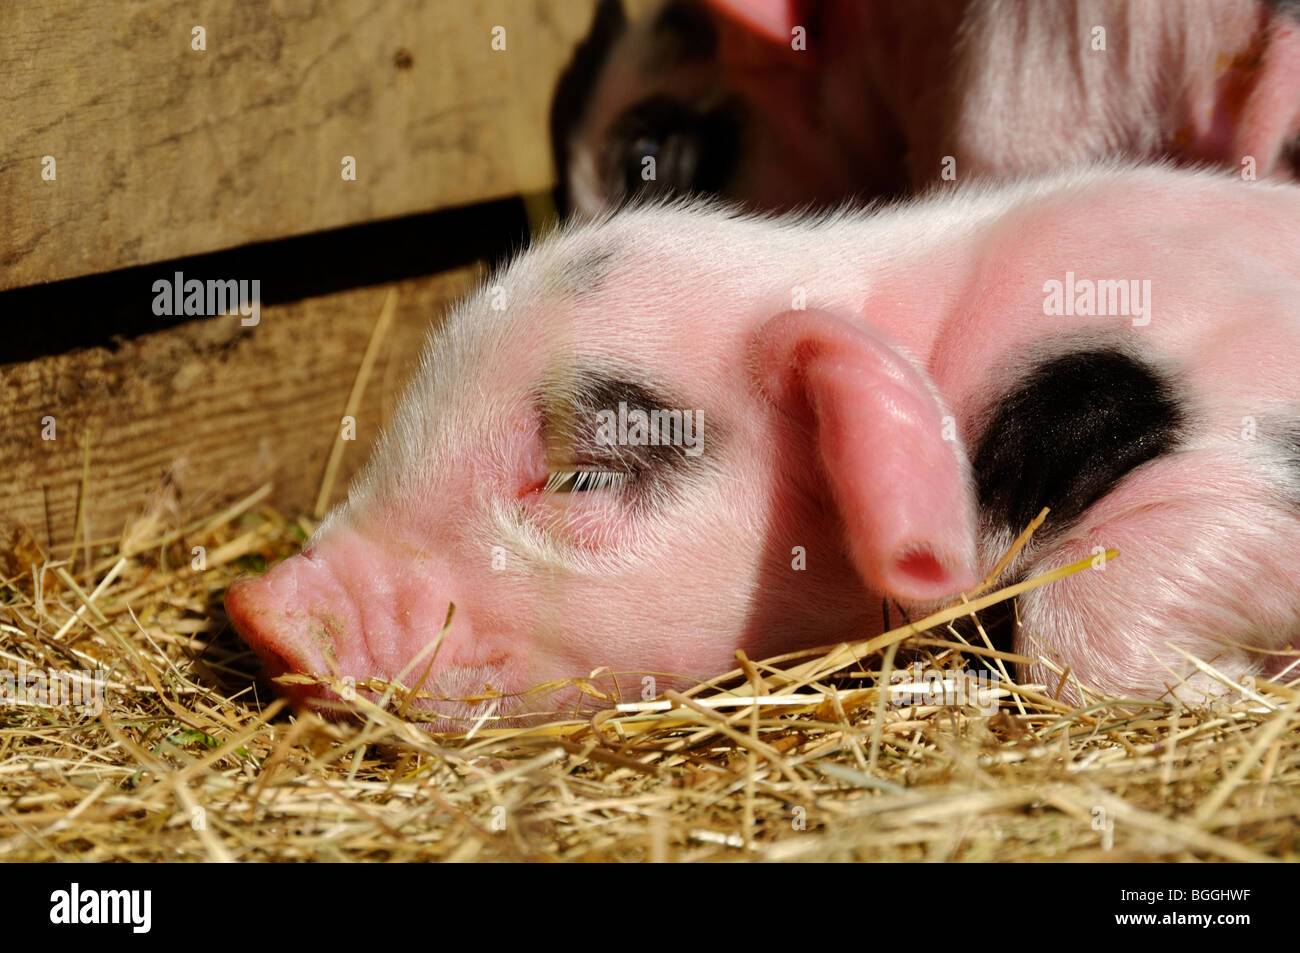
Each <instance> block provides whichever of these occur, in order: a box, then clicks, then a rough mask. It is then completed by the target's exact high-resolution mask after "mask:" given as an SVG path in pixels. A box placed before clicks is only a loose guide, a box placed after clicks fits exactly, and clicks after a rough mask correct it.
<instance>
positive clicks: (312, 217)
mask: <svg viewBox="0 0 1300 953" xmlns="http://www.w3.org/2000/svg"><path fill="white" fill-rule="evenodd" d="M593 6H594V0H442V2H435V0H402V2H397V0H276V2H269V0H262V2H259V0H241V2H239V3H228V2H224V0H222V2H217V0H199V2H197V3H179V2H175V0H103V2H96V3H75V2H71V0H64V2H48V3H41V4H6V5H5V11H4V14H3V16H4V23H3V25H2V27H0V75H2V76H3V77H4V79H5V82H4V83H3V84H2V85H0V289H6V288H20V287H25V286H30V285H34V284H37V283H42V282H50V281H56V280H61V279H68V278H72V277H74V276H80V275H91V274H96V273H102V272H107V271H111V270H114V269H121V268H125V267H128V266H134V265H141V264H148V263H159V264H160V265H161V264H163V263H166V262H168V261H169V260H172V259H176V258H179V257H181V256H187V255H194V254H202V253H207V252H213V251H216V250H219V249H225V248H231V247H234V246H243V245H246V244H247V243H250V242H256V241H265V240H277V239H285V238H288V237H290V236H295V235H303V234H305V233H309V232H314V231H318V230H323V229H335V228H339V227H340V226H347V225H351V224H355V223H362V222H374V221H377V220H382V219H386V218H390V217H394V216H402V215H409V214H413V213H424V212H431V211H434V210H438V209H445V208H447V207H450V206H466V205H474V204H475V203H481V202H486V201H488V200H492V199H497V198H499V197H501V196H513V195H528V194H529V193H537V192H540V191H542V190H546V189H548V188H549V187H550V186H551V184H552V182H553V173H552V170H551V168H550V151H549V150H550V147H549V142H548V140H547V126H546V117H547V109H548V107H549V100H550V94H551V89H552V86H553V84H554V81H555V78H556V76H557V75H558V72H559V70H560V69H561V68H562V66H563V64H564V63H565V62H566V61H567V58H568V56H569V53H570V51H571V48H572V46H573V45H574V44H575V43H576V42H577V41H578V40H579V39H580V38H581V36H582V35H583V34H584V33H585V30H586V28H587V25H588V23H589V21H590V17H591V12H592V8H593ZM200 25H201V26H203V27H204V29H205V31H206V37H205V39H206V47H207V48H206V50H203V51H197V50H194V49H192V48H191V44H192V36H193V35H192V30H193V28H194V27H195V26H200ZM498 26H499V27H504V30H505V33H504V36H505V46H506V48H505V50H504V51H501V50H494V49H493V47H492V41H493V36H494V34H493V28H494V27H498ZM497 35H498V36H499V35H500V34H499V33H498V34H497ZM345 155H351V156H355V157H356V169H357V178H356V181H345V180H344V179H343V178H342V176H341V174H340V173H341V168H342V166H341V162H342V158H343V156H345ZM45 156H53V157H54V162H55V165H54V172H55V177H54V178H53V179H52V180H51V179H48V178H44V177H43V176H42V172H43V169H44V168H46V164H43V157H45ZM444 267H445V266H444ZM430 270H436V268H431V269H430ZM480 271H481V269H479V268H476V267H469V268H465V267H461V268H457V269H456V270H453V271H450V272H447V273H444V274H440V275H428V276H423V277H419V276H412V277H409V278H405V279H403V280H399V281H393V282H388V283H385V284H379V285H371V286H368V287H358V288H354V289H352V290H346V291H341V292H337V293H331V294H327V295H323V296H320V297H315V298H308V299H306V300H301V301H297V302H293V303H286V304H278V305H274V306H268V307H264V308H263V312H262V320H261V323H260V325H259V326H257V327H256V328H244V327H241V326H240V324H239V322H238V320H237V318H231V317H207V318H200V319H196V320H190V321H186V322H185V323H182V324H179V325H178V326H176V327H173V328H170V329H167V330H164V331H159V332H156V333H149V334H143V335H139V336H135V337H131V338H129V339H127V340H124V341H120V342H118V343H117V344H116V346H110V347H99V346H97V347H92V348H81V349H78V348H77V343H78V342H77V341H76V340H74V339H69V340H67V341H62V340H60V341H51V342H50V348H49V350H48V352H47V354H48V355H49V356H46V357H40V358H37V359H35V360H30V361H25V362H23V363H6V361H5V358H4V352H3V340H0V473H3V474H4V479H3V480H0V520H2V519H3V518H5V517H8V518H10V519H16V520H18V521H21V522H23V523H25V524H27V525H28V526H30V527H31V528H32V530H33V531H34V532H35V533H36V535H37V538H38V539H41V540H43V541H45V542H46V543H55V544H63V545H66V544H67V543H69V542H70V541H71V539H72V535H73V530H74V527H75V526H76V525H77V522H78V510H79V508H80V510H81V523H82V529H81V532H80V537H81V538H82V539H85V538H105V537H112V536H115V535H116V534H119V533H120V532H121V531H122V529H123V527H124V526H125V525H126V524H127V523H128V522H130V521H131V520H132V518H133V517H135V516H136V515H137V514H139V513H140V512H142V511H143V510H144V509H145V508H147V507H149V506H151V505H154V504H156V503H157V502H158V501H159V500H165V501H168V502H169V505H170V506H171V507H172V508H173V509H174V508H175V506H176V505H177V504H179V506H180V507H182V508H186V509H189V508H193V507H201V506H203V505H204V504H205V502H206V501H211V500H214V499H216V498H219V497H222V496H231V495H234V494H238V493H241V492H246V491H247V490H248V489H250V488H252V487H255V486H257V485H259V484H260V483H261V482H263V481H265V480H268V479H270V480H272V481H274V484H275V493H274V496H273V498H272V499H273V502H275V503H276V504H277V505H279V506H280V507H281V508H282V509H283V510H284V511H286V512H290V513H292V512H305V511H309V510H311V509H312V508H313V506H314V504H315V502H316V496H317V492H318V489H319V487H320V486H321V483H322V477H323V474H324V471H325V465H326V460H327V458H328V457H329V455H330V452H331V449H332V448H333V447H334V446H335V445H336V444H337V443H338V441H339V419H340V417H341V415H342V414H343V411H344V407H345V404H346V402H347V400H348V395H349V391H350V389H351V388H352V386H353V381H354V380H355V378H356V375H357V372H358V369H359V367H360V364H361V360H362V354H363V353H364V352H365V350H366V347H367V342H369V341H370V339H371V337H372V335H373V333H374V331H375V327H376V322H377V320H378V317H379V315H380V314H381V312H382V311H383V308H384V302H385V301H386V300H387V297H388V295H389V293H390V291H392V292H395V294H396V299H395V300H396V309H395V314H394V320H393V322H392V325H391V328H390V329H389V330H388V331H387V332H385V333H384V334H383V339H382V341H381V342H380V343H379V346H378V351H377V360H376V363H375V366H374V368H373V370H372V373H371V377H370V383H369V385H368V387H367V388H366V390H365V393H364V396H363V399H362V401H361V404H360V410H359V412H358V431H357V439H356V440H355V441H352V442H349V443H348V444H347V445H346V447H345V448H344V453H343V459H342V466H341V468H340V470H339V472H338V474H337V478H336V479H335V481H334V483H333V486H334V491H333V494H332V496H331V498H332V499H338V498H339V497H340V496H341V495H342V492H343V490H344V489H345V487H346V482H347V479H348V477H349V476H350V475H351V473H352V472H353V471H354V470H355V469H356V468H357V467H358V466H359V465H360V463H361V462H362V461H364V459H365V457H366V455H367V452H368V449H369V444H370V441H371V440H372V439H373V437H374V435H375V434H376V433H377V432H378V429H379V427H380V426H381V425H382V423H383V420H384V418H385V414H386V409H387V408H389V407H391V405H392V402H393V399H394V395H395V393H396V391H397V390H398V388H399V386H400V384H401V381H402V378H403V376H404V370H405V369H406V368H407V367H409V366H410V363H411V362H412V361H413V360H414V358H415V357H416V355H417V353H418V349H419V342H420V341H421V340H422V338H423V335H424V333H425V331H426V329H427V328H428V326H429V324H430V323H431V322H432V321H434V320H436V319H437V318H438V316H439V315H440V314H441V313H442V312H443V311H444V310H445V309H446V307H447V306H448V304H449V303H450V302H451V301H453V300H454V299H455V298H456V297H457V296H458V295H460V294H461V293H463V292H464V291H465V290H466V288H467V287H468V286H469V285H470V284H471V283H472V281H473V280H474V279H475V277H476V275H477V274H478V273H479V272H480ZM197 277H202V278H250V279H251V278H262V279H264V280H265V279H267V278H268V277H273V276H265V275H256V274H249V275H244V274H239V275H226V274H221V275H208V274H205V275H199V276H197ZM24 294H25V295H27V296H28V297H29V298H30V297H31V295H30V294H29V293H28V292H24ZM10 298H11V299H12V298H13V296H12V295H11V296H10ZM4 301H5V298H4V295H3V293H2V291H0V326H3V325H5V324H6V323H9V324H11V325H12V324H13V323H15V322H24V323H29V324H30V323H31V322H40V321H41V320H42V315H41V312H40V309H39V308H36V309H32V310H28V311H26V312H25V313H22V314H16V313H13V310H12V307H11V311H10V313H5V310H4V308H5V305H4V303H3V302H4ZM94 306H95V302H93V301H91V302H89V304H88V307H89V308H90V309H93V308H94ZM47 417H53V418H54V420H55V426H56V428H57V439H55V440H43V439H42V432H43V429H44V427H43V424H42V421H43V420H45V418H47Z"/></svg>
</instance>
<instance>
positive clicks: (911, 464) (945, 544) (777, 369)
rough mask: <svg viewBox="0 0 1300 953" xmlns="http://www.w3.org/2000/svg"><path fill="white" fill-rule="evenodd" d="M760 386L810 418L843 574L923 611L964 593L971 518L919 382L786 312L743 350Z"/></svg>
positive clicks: (824, 320) (970, 568)
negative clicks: (926, 603) (839, 535)
mask: <svg viewBox="0 0 1300 953" xmlns="http://www.w3.org/2000/svg"><path fill="white" fill-rule="evenodd" d="M753 357H754V366H755V370H756V372H757V374H758V376H759V383H760V386H762V387H763V389H764V390H765V391H766V392H767V394H768V395H769V396H770V397H771V398H772V399H773V400H774V401H775V402H776V403H777V404H778V405H779V406H780V407H781V408H782V409H785V410H787V411H788V412H789V413H791V414H793V415H796V416H797V415H799V414H808V413H811V415H812V417H813V418H814V420H815V428H816V440H817V447H818V449H819V451H820V454H821V463H822V466H823V467H824V469H825V471H826V475H827V477H828V479H829V481H830V486H831V490H832V492H833V493H834V496H835V499H836V502H837V503H838V504H839V508H840V513H841V515H842V516H843V518H844V524H845V527H846V534H847V537H848V541H849V547H850V551H851V555H852V557H853V560H854V563H855V564H856V565H857V567H858V572H860V573H861V574H862V577H863V580H864V581H865V582H866V583H867V584H868V585H869V586H870V587H871V588H872V589H874V590H875V591H877V592H880V593H882V594H884V595H887V596H891V597H894V598H897V599H903V600H916V601H921V600H928V599H937V598H939V597H941V596H946V595H951V594H953V593H956V592H959V591H961V590H962V589H968V588H970V587H971V586H972V585H974V583H975V581H976V575H975V516H974V513H975V507H974V502H973V499H972V491H971V486H970V481H969V480H968V479H967V465H966V458H965V453H964V451H963V450H962V448H961V446H960V444H959V443H958V442H957V440H956V439H951V440H945V439H944V430H945V428H944V424H943V413H942V411H941V409H940V407H939V402H938V400H937V399H936V397H935V395H934V392H933V390H932V389H931V387H930V386H929V384H928V382H927V379H926V378H925V376H924V374H923V372H922V371H921V370H919V369H918V368H917V367H915V366H914V365H913V364H912V363H911V362H910V361H909V360H907V359H906V358H905V357H903V355H902V354H900V353H899V352H898V351H897V350H895V349H894V348H893V347H892V346H891V345H890V344H889V343H888V342H887V341H885V340H884V339H883V338H881V337H879V336H877V335H875V334H873V333H871V332H870V331H865V330H861V329H859V328H856V327H853V326H852V325H849V324H847V323H846V322H844V321H842V320H840V319H839V318H837V317H835V316H833V315H831V314H829V313H827V312H825V311H788V312H786V313H784V314H781V315H778V316H777V317H775V318H773V319H772V320H771V321H769V322H768V323H767V324H766V325H765V326H764V327H763V329H762V330H761V331H760V332H759V334H758V336H757V338H756V340H755V342H754V352H753Z"/></svg>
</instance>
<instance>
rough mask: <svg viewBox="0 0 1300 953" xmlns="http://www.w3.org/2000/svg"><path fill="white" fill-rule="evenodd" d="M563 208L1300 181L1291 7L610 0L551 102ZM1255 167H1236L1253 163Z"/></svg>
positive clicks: (1208, 2)
mask: <svg viewBox="0 0 1300 953" xmlns="http://www.w3.org/2000/svg"><path fill="white" fill-rule="evenodd" d="M551 124H552V128H551V136H552V140H553V146H554V149H555V161H556V168H557V170H558V172H559V174H560V177H561V183H562V185H561V193H562V195H563V196H564V197H563V198H562V203H563V204H567V205H570V206H571V207H572V208H573V209H574V210H576V211H577V212H578V213H580V214H584V215H593V214H596V213H598V212H599V211H600V210H602V209H604V208H608V207H611V206H616V205H618V204H620V203H622V202H623V201H626V200H627V199H628V198H629V197H632V196H635V195H638V194H647V193H648V194H665V193H669V192H678V193H680V192H687V191H697V192H707V193H712V194H718V195H722V196H725V197H727V198H730V199H734V200H740V201H744V202H747V203H750V204H751V205H753V206H755V207H759V208H792V207H795V206H798V205H801V204H803V203H815V204H833V203H834V202H836V201H838V200H840V199H842V198H844V197H845V196H849V195H856V196H858V197H859V198H871V197H878V196H895V195H901V194H905V193H908V192H911V191H914V190H917V189H920V188H923V187H925V186H927V185H930V184H932V183H935V182H938V181H941V179H942V178H944V177H948V178H953V177H955V179H956V180H957V181H964V180H966V179H969V178H972V177H980V176H983V177H994V178H1010V177H1013V176H1015V175H1020V174H1025V173H1029V172H1050V171H1052V170H1055V169H1057V168H1061V167H1063V166H1066V165H1072V164H1076V163H1079V162H1082V161H1085V160H1088V159H1096V158H1102V157H1107V156H1111V157H1113V156H1127V157H1130V158H1146V159H1150V158H1158V157H1162V156H1170V157H1173V158H1174V159H1176V160H1177V161H1179V162H1180V163H1183V164H1195V163H1202V162H1205V163H1216V164H1220V165H1223V166H1227V167H1231V168H1234V169H1238V170H1240V171H1242V172H1243V173H1247V172H1248V173H1250V174H1252V175H1255V176H1259V177H1265V176H1270V175H1274V176H1278V177H1293V178H1294V177H1298V176H1300V0H1176V2H1170V0H927V2H925V3H918V2H916V0H711V2H709V3H703V2H700V0H695V2H689V0H669V2H667V3H664V4H661V5H659V6H658V7H657V8H656V9H655V11H654V13H653V14H652V15H650V16H647V17H644V18H642V19H640V20H637V21H635V22H633V23H630V24H629V23H627V22H626V21H625V20H624V19H623V15H622V13H621V7H620V5H619V3H618V2H617V0H605V2H604V3H602V4H601V6H600V8H599V9H598V12H597V16H596V18H595V21H594V24H593V28H592V32H591V35H590V36H589V37H588V38H587V39H586V40H585V41H584V42H583V43H582V44H581V45H580V47H579V48H578V50H577V51H576V53H575V55H574V58H573V61H572V63H571V64H570V67H569V69H568V70H567V71H566V73H565V74H564V76H563V77H562V78H561V80H560V82H559V83H558V84H557V87H556V93H555V97H554V101H553V105H552V118H551ZM1248 157H1249V158H1248Z"/></svg>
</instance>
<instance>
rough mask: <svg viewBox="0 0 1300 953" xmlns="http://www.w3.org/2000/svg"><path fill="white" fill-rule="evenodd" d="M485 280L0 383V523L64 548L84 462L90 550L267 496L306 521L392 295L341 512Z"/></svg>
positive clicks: (352, 445) (424, 287)
mask: <svg viewBox="0 0 1300 953" xmlns="http://www.w3.org/2000/svg"><path fill="white" fill-rule="evenodd" d="M477 274H478V269H474V268H468V269H461V270H459V271H454V272H448V273H446V274H443V275H438V276H433V277H425V278H413V279H410V280H407V281H401V282H397V283H395V284H392V285H384V286H377V287H371V288H361V289H356V290H350V291H344V292H339V293H337V294H331V295H326V296H323V297H318V298H311V299H307V300H305V301H301V302H297V303H294V304H288V305H283V306H276V307H268V308H264V309H263V311H262V315H261V323H260V324H259V325H258V326H257V327H254V328H245V327H241V326H240V323H239V317H238V316H237V315H236V316H233V317H219V318H210V319H203V320H199V321H192V322H189V323H186V324H183V325H180V326H178V327H175V328H171V329H168V330H166V331H161V332H157V333H154V334H148V335H143V336H141V337H139V338H135V339H133V340H130V341H126V342H123V343H122V344H120V345H119V346H118V348H117V349H116V350H113V349H109V348H102V347H100V348H90V349H87V350H81V351H74V352H71V353H68V354H61V355H57V356H53V357H46V358H40V359H38V360H34V361H28V362H26V363H23V364H11V365H8V366H3V367H0V421H3V423H2V424H0V473H4V474H5V479H4V480H3V481H0V517H9V518H11V519H15V520H17V521H18V522H21V523H24V524H26V525H28V526H29V527H30V528H31V529H32V531H33V533H34V534H35V536H36V537H37V539H39V540H41V541H43V542H44V543H46V544H49V543H56V544H57V543H62V544H66V543H69V542H71V541H72V538H73V532H74V527H75V525H76V519H77V507H78V500H79V499H80V498H82V497H83V493H82V490H81V484H82V472H83V462H85V461H87V460H88V473H89V479H88V483H87V485H86V488H85V492H84V504H83V505H84V517H83V519H84V530H83V532H82V534H81V538H82V539H86V538H90V539H100V538H108V537H116V536H117V534H119V533H121V531H122V530H123V528H124V526H125V525H126V524H127V522H128V521H129V520H131V519H133V518H134V517H136V516H138V515H140V514H141V513H142V512H144V511H145V510H146V509H148V508H149V507H151V506H159V505H161V506H163V507H167V506H174V505H176V503H179V504H180V505H181V506H183V507H187V508H188V507H195V506H197V507H202V506H204V505H205V504H210V503H211V502H212V501H213V500H215V499H217V498H220V497H226V496H231V495H235V494H238V493H241V492H243V491H246V490H249V489H252V488H254V487H256V486H259V485H261V484H262V483H263V482H265V481H267V480H271V481H274V484H275V492H274V495H273V500H272V501H273V503H275V504H276V505H278V506H280V507H281V508H282V510H283V511H284V512H286V513H297V512H306V511H308V510H310V508H311V507H312V505H313V502H314V500H315V497H316V493H317V489H318V487H319V486H320V483H321V477H322V474H323V473H324V471H325V464H326V458H327V457H328V455H329V452H330V450H331V448H332V447H333V445H334V444H335V442H336V441H338V440H339V439H340V437H339V433H340V426H339V425H340V418H341V417H342V415H343V413H344V407H345V406H346V403H347V399H348V393H349V390H350V389H351V387H352V382H353V380H354V379H355V377H356V371H357V367H358V365H359V364H360V363H361V358H362V355H363V353H364V352H365V350H366V347H367V343H368V341H369V339H370V335H371V331H372V330H373V328H374V326H375V322H376V320H377V318H378V316H379V314H380V312H381V309H382V307H383V303H384V300H385V297H386V294H387V290H388V288H395V289H396V290H397V307H396V315H395V319H394V321H393V323H392V326H391V330H390V332H389V333H388V334H387V335H386V336H385V337H384V338H383V339H382V341H381V342H380V345H379V351H378V359H377V361H376V364H375V366H374V369H373V372H372V375H371V378H370V383H369V386H368V387H367V388H366V390H365V392H364V397H363V400H362V402H361V410H360V412H359V413H358V414H357V415H356V420H357V428H356V439H355V440H354V441H349V442H347V443H346V446H345V452H344V455H343V463H342V467H341V469H340V472H339V479H338V481H337V483H336V484H335V486H334V493H333V496H332V499H333V500H338V499H341V498H342V497H343V496H344V495H345V491H346V485H347V479H348V477H349V476H350V475H351V474H352V473H353V472H354V471H355V470H356V469H357V468H359V467H360V466H361V464H362V463H364V462H365V459H366V457H367V455H368V453H369V448H370V446H371V444H372V443H373V442H374V439H375V437H376V436H377V435H378V433H379V428H380V426H381V425H382V423H383V421H384V420H385V419H386V418H387V416H388V414H389V413H390V412H391V408H392V406H393V402H394V399H395V397H396V395H397V393H398V392H399V388H400V385H401V382H402V381H403V379H404V378H405V376H406V373H407V372H408V371H409V369H410V368H411V367H412V366H413V365H414V362H415V359H416V358H417V357H418V355H419V351H420V347H421V344H422V342H423V340H424V335H425V332H426V331H427V329H428V327H429V324H430V320H431V319H433V318H435V317H436V316H438V315H440V314H442V313H443V312H444V311H445V308H446V306H447V304H448V303H449V302H450V301H451V300H452V299H454V298H455V297H456V296H458V295H460V294H461V293H463V292H464V291H465V290H466V289H467V288H468V287H469V286H470V285H471V283H472V281H473V279H474V278H475V277H476V275H477ZM46 417H53V418H54V426H55V439H54V440H44V439H42V430H43V423H42V421H43V419H44V418H46ZM87 448H88V452H87ZM164 515H166V514H165V510H164Z"/></svg>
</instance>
